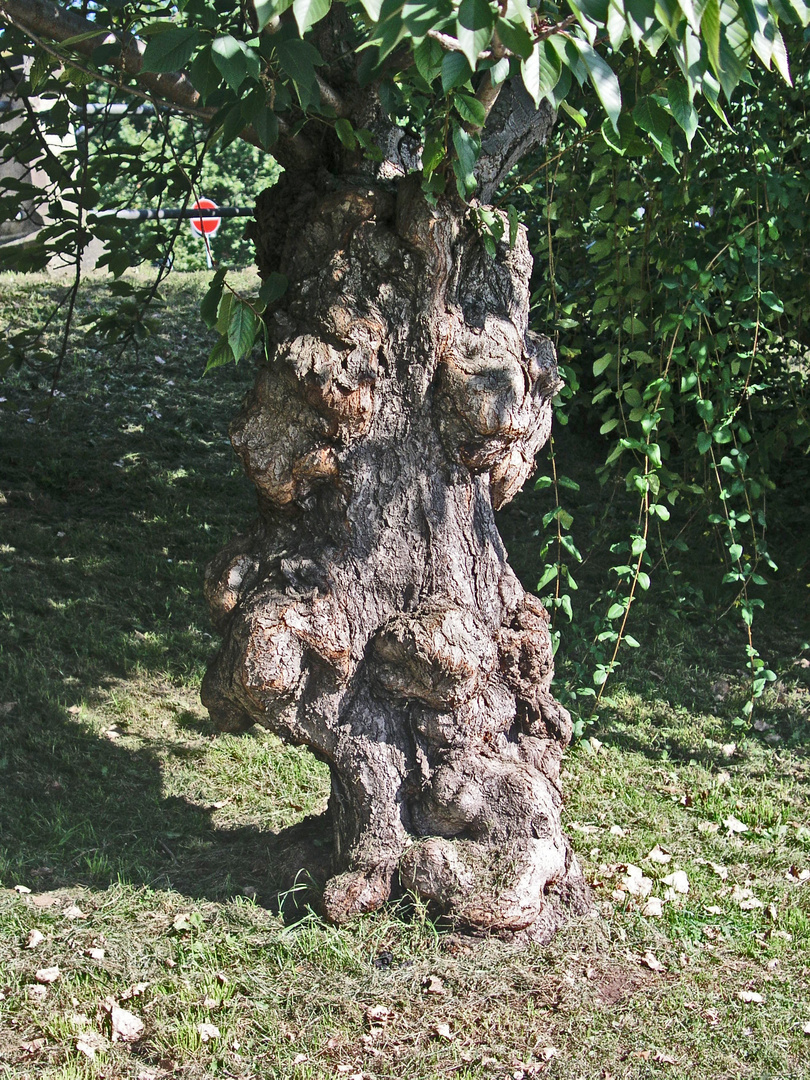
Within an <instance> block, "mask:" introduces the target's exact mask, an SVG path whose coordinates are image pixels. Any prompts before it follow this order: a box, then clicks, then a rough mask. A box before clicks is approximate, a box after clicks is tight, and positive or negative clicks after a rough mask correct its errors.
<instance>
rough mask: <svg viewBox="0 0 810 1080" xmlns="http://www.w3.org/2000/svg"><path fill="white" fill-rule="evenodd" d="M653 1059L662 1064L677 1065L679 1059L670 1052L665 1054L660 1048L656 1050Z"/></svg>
mask: <svg viewBox="0 0 810 1080" xmlns="http://www.w3.org/2000/svg"><path fill="white" fill-rule="evenodd" d="M653 1061H657V1062H659V1063H660V1064H661V1065H677V1064H678V1063H677V1061H676V1060H675V1058H674V1057H671V1056H670V1055H669V1054H663V1053H661V1051H660V1050H658V1051H656V1054H655V1057H654V1058H653Z"/></svg>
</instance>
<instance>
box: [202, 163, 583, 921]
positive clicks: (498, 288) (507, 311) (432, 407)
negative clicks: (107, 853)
mask: <svg viewBox="0 0 810 1080" xmlns="http://www.w3.org/2000/svg"><path fill="white" fill-rule="evenodd" d="M383 175H388V176H390V175H392V173H391V171H390V169H389V171H388V172H387V173H384V174H383ZM394 175H396V171H394ZM493 175H495V171H494V170H493ZM256 217H257V221H256V226H255V231H254V238H255V241H256V248H257V258H258V263H259V267H260V270H261V272H262V273H263V274H267V273H269V272H271V271H273V270H280V271H282V272H283V273H284V274H286V275H287V277H288V278H289V281H290V286H289V289H288V292H287V296H286V298H285V300H284V302H283V303H282V304H281V306H279V307H278V308H277V309H276V310H275V311H274V313H273V315H272V317H271V319H270V334H271V338H272V341H273V348H272V356H271V361H270V363H269V365H267V366H265V367H263V368H262V369H261V370H260V372H259V375H258V378H257V380H256V384H255V386H254V388H253V390H252V391H251V392H250V393H249V394H248V396H247V399H246V401H245V403H244V405H243V408H242V411H241V413H240V414H239V416H238V417H237V419H236V420H235V422H234V424H233V426H232V429H231V440H232V442H233V445H234V448H235V450H236V452H237V454H238V455H239V457H240V458H241V460H242V462H243V464H244V467H245V469H246V471H247V474H248V476H249V477H250V478H251V480H252V481H253V483H254V484H255V486H256V489H257V492H258V500H259V519H258V521H257V523H256V525H255V527H254V529H253V531H252V532H251V533H249V534H248V535H245V536H240V537H237V538H236V539H235V540H234V541H232V542H231V544H229V545H228V547H227V548H226V549H225V550H224V551H222V552H221V553H220V555H219V556H218V557H217V558H216V559H215V560H214V562H213V563H212V564H211V566H210V567H209V568H208V572H207V580H206V591H207V596H208V599H209V602H210V605H211V609H212V611H213V613H214V617H215V621H216V623H217V626H218V629H219V630H220V632H221V633H222V635H223V639H224V641H223V645H222V648H221V650H220V652H219V654H218V655H217V657H216V658H215V660H214V661H213V663H212V665H211V667H210V669H209V671H208V674H207V676H206V679H205V683H204V687H203V700H204V702H205V704H206V705H207V707H208V708H209V710H210V712H211V714H212V716H213V717H214V719H215V720H216V721H217V723H218V724H219V725H220V727H222V728H224V729H226V730H232V731H237V730H241V729H244V728H246V727H248V726H250V725H251V724H253V723H259V724H262V725H264V726H265V727H267V728H269V729H270V730H271V731H274V732H276V733H277V734H278V735H280V736H281V737H282V738H283V739H285V740H287V741H289V742H292V743H296V744H303V745H306V746H308V747H309V748H310V749H311V750H312V751H313V752H314V753H315V754H316V755H317V756H318V757H319V758H321V759H323V760H324V761H326V762H327V763H328V765H329V767H330V771H331V777H332V794H331V799H330V804H329V814H330V817H331V822H332V826H333V828H334V837H335V848H334V851H335V854H334V859H333V865H332V866H331V868H330V872H331V874H332V875H333V876H332V877H331V880H330V881H329V882H328V884H327V886H326V889H325V893H324V909H325V912H326V914H327V915H328V916H329V917H330V918H332V919H333V920H335V921H338V922H339V921H342V920H345V919H347V918H349V917H351V916H352V915H354V914H357V913H359V912H363V911H369V910H373V909H374V908H377V907H378V906H379V905H380V904H382V903H383V902H384V901H385V900H386V899H387V898H388V897H389V896H390V895H391V893H392V890H397V889H401V888H405V889H409V890H413V891H414V892H416V893H418V894H419V895H420V896H422V897H424V898H426V899H427V900H430V901H433V902H435V903H436V905H438V907H439V908H440V909H441V910H443V911H445V912H446V913H448V914H449V915H450V916H452V917H453V918H455V919H457V920H458V921H459V922H460V923H462V924H465V925H467V926H470V927H473V928H477V929H480V930H490V931H496V932H501V933H503V932H514V931H527V932H529V933H531V934H533V935H534V936H536V937H538V938H548V937H549V936H550V935H551V933H553V931H554V929H555V927H556V926H557V925H558V923H559V920H560V919H561V918H563V917H564V913H565V912H566V911H570V910H574V911H582V910H584V909H585V908H586V907H587V904H588V900H587V890H586V889H585V886H584V883H583V880H582V876H581V873H580V871H579V868H578V866H577V863H576V860H575V858H574V856H573V854H572V851H571V848H570V845H569V843H568V841H567V840H566V838H565V837H564V835H563V832H562V828H561V822H560V814H561V806H562V796H561V790H560V781H559V769H560V759H561V756H562V752H563V748H564V746H565V745H566V744H567V742H568V740H569V738H570V733H571V725H570V720H569V717H568V715H567V713H566V712H565V710H564V709H562V708H561V707H560V706H559V705H558V703H557V702H556V701H555V700H554V698H553V697H552V694H551V691H550V683H551V677H552V650H551V643H550V638H549V630H548V616H547V614H546V612H545V610H544V609H543V607H542V605H541V604H540V603H539V602H538V601H537V600H536V599H535V598H534V597H533V596H531V595H528V594H527V593H526V592H525V591H524V589H523V588H522V586H521V585H520V583H519V581H518V580H517V578H516V576H515V574H514V573H513V571H512V570H511V568H510V567H509V565H508V562H507V557H506V552H505V551H504V548H503V544H502V542H501V539H500V537H499V535H498V531H497V528H496V525H495V519H494V514H493V507H496V508H497V507H498V506H501V505H502V504H503V503H505V502H506V501H508V500H509V499H511V498H512V497H513V496H514V494H515V493H516V492H517V491H518V490H519V489H520V487H521V485H522V484H523V482H524V480H525V479H526V477H527V476H528V475H529V473H530V472H531V470H532V468H533V464H534V457H535V454H536V453H537V451H538V449H539V448H540V447H541V446H542V444H543V443H544V442H545V441H546V439H547V437H548V434H549V428H550V423H551V406H550V400H551V397H552V395H553V393H554V391H555V388H556V387H557V385H558V377H557V368H556V364H555V358H554V352H553V349H552V346H551V343H550V342H549V341H548V339H546V338H543V337H540V336H538V335H535V334H533V333H532V332H531V331H530V330H529V329H528V305H529V292H528V281H529V275H530V271H531V257H530V254H529V250H528V245H527V240H526V235H525V231H524V230H523V229H521V230H520V232H519V235H518V239H517V242H516V244H515V246H514V248H512V249H510V248H509V247H508V245H501V247H500V248H499V250H498V254H497V257H496V258H495V259H492V258H490V257H489V256H488V255H487V254H486V253H485V251H484V249H483V246H482V245H481V243H480V241H479V238H478V236H477V235H476V233H475V231H474V230H473V229H472V228H471V226H470V224H469V218H468V212H467V209H466V208H465V207H463V206H461V205H460V204H455V203H453V202H451V201H449V200H448V201H446V202H443V203H440V205H439V206H438V207H436V208H431V207H430V206H428V205H427V203H426V202H425V201H424V199H423V197H422V195H421V193H420V190H419V184H418V181H416V180H415V179H414V178H413V177H407V178H405V179H402V180H399V181H397V182H391V181H386V180H382V179H379V178H377V179H374V178H372V179H369V178H368V177H363V176H357V175H355V176H354V179H352V178H351V177H346V176H344V177H343V178H342V179H335V177H334V176H332V175H331V174H327V173H325V172H324V173H321V174H314V175H312V176H310V177H309V178H304V177H303V176H302V175H301V174H290V173H288V174H285V176H284V177H282V181H281V183H280V184H279V185H278V186H277V187H276V188H273V189H271V190H270V191H268V192H265V194H264V195H263V196H262V197H261V198H260V200H259V204H258V207H257V214H256ZM507 232H508V230H507Z"/></svg>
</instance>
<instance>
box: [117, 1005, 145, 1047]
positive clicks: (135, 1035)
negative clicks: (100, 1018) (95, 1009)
mask: <svg viewBox="0 0 810 1080" xmlns="http://www.w3.org/2000/svg"><path fill="white" fill-rule="evenodd" d="M110 1027H111V1029H112V1038H113V1042H116V1041H117V1040H119V1039H120V1040H121V1042H137V1041H138V1039H140V1037H141V1035H142V1034H143V1028H144V1024H143V1020H141V1019H139V1018H138V1017H137V1016H136V1015H135V1013H131V1012H128V1011H127V1010H126V1009H120V1008H119V1007H118V1006H117V1005H113V1006H112V1007H111V1008H110Z"/></svg>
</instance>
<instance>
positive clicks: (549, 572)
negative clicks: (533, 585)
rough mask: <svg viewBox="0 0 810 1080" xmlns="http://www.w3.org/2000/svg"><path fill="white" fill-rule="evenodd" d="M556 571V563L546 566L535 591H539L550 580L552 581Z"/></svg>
mask: <svg viewBox="0 0 810 1080" xmlns="http://www.w3.org/2000/svg"><path fill="white" fill-rule="evenodd" d="M557 573H558V570H557V565H556V563H554V564H552V565H549V566H547V567H546V568H545V570H544V571H543V576H542V577H541V578H540V580H539V581H538V582H537V592H540V590H541V589H544V588H545V587H546V585H548V583H549V582H550V581H554V580H555V578H556V577H557Z"/></svg>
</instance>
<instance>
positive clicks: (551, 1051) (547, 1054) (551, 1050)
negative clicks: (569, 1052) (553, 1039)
mask: <svg viewBox="0 0 810 1080" xmlns="http://www.w3.org/2000/svg"><path fill="white" fill-rule="evenodd" d="M534 1053H535V1056H536V1057H539V1058H542V1059H543V1061H551V1059H552V1058H555V1057H557V1056H558V1054H559V1053H560V1051H559V1050H558V1049H557V1047H556V1046H541V1047H540V1049H539V1050H535V1051H534Z"/></svg>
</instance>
